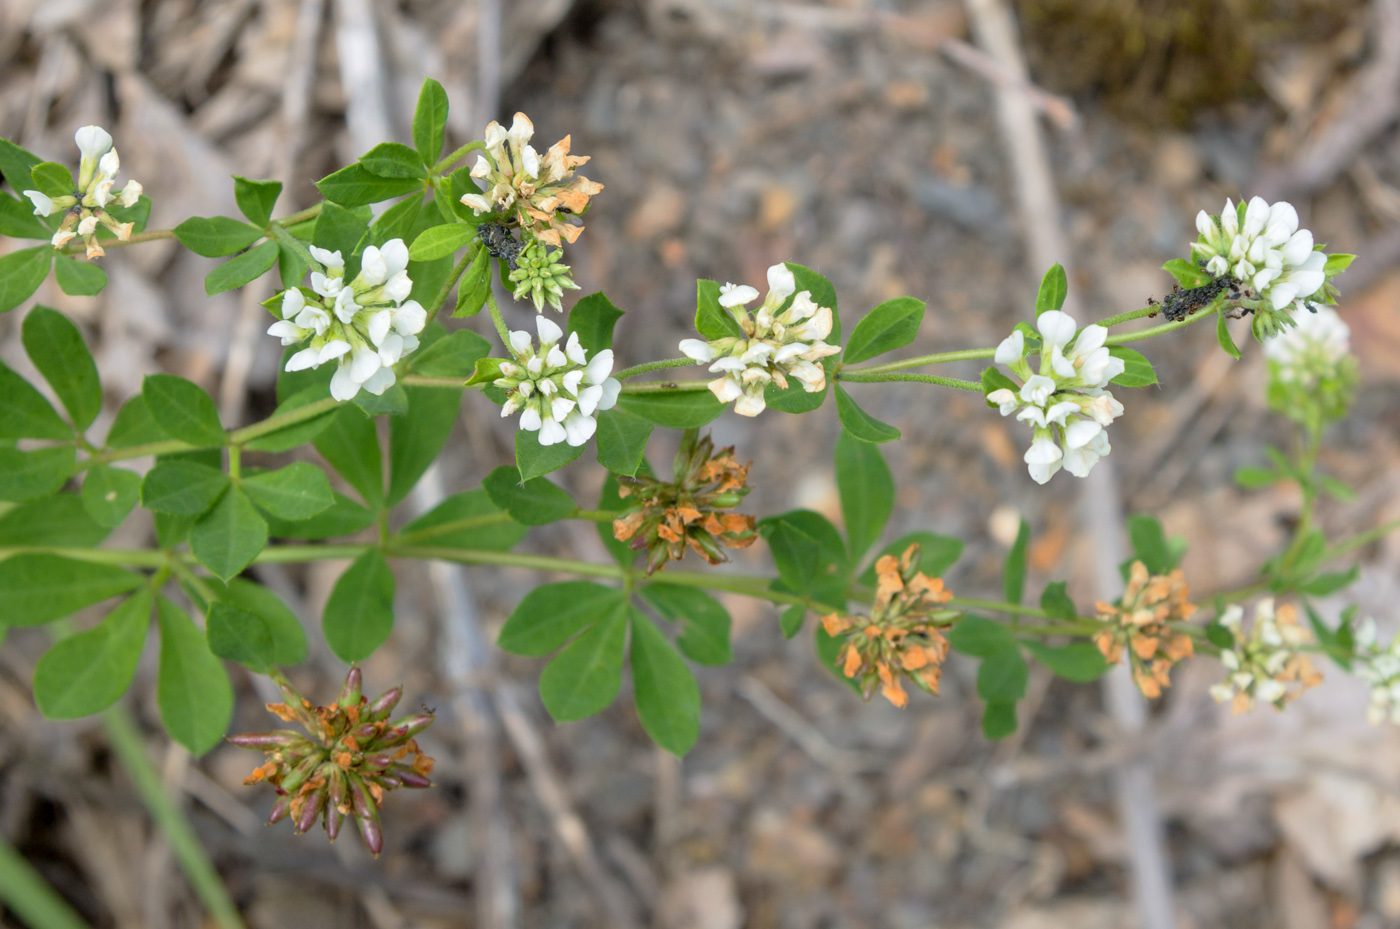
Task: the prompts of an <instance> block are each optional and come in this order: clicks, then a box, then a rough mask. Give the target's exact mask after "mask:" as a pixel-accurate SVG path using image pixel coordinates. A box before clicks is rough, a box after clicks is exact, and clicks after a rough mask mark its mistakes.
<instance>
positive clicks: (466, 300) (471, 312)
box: [452, 248, 491, 319]
mask: <svg viewBox="0 0 1400 929" xmlns="http://www.w3.org/2000/svg"><path fill="white" fill-rule="evenodd" d="M490 294H491V253H490V252H488V251H487V250H486V249H484V248H482V249H478V250H477V253H476V257H474V258H473V259H472V263H471V264H470V265H468V266H467V270H466V271H465V272H464V273H463V274H462V279H461V280H460V281H459V282H458V283H457V306H456V307H454V308H453V310H452V318H453V319H461V318H462V317H464V316H475V315H476V314H477V313H480V312H481V308H482V307H483V306H485V305H486V298H487V297H488V296H490Z"/></svg>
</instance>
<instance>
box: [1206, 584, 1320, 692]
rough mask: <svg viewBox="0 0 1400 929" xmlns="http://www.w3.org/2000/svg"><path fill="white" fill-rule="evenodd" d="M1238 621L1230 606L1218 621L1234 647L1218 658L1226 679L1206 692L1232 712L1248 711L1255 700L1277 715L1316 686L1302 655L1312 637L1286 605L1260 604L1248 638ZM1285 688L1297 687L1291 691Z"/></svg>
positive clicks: (1236, 608)
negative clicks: (1264, 703)
mask: <svg viewBox="0 0 1400 929" xmlns="http://www.w3.org/2000/svg"><path fill="white" fill-rule="evenodd" d="M1243 618H1244V611H1243V610H1242V609H1241V608H1240V607H1239V606H1238V605H1232V606H1230V607H1229V608H1228V609H1226V610H1225V612H1224V613H1222V614H1221V615H1220V618H1219V620H1218V622H1219V623H1220V625H1222V626H1224V627H1225V628H1227V629H1229V630H1230V633H1231V635H1232V636H1233V638H1234V645H1233V647H1232V648H1231V649H1229V650H1227V651H1223V652H1222V653H1221V655H1220V661H1221V664H1223V665H1224V666H1225V669H1226V670H1227V671H1228V672H1229V674H1228V675H1227V676H1226V678H1225V680H1224V681H1222V682H1220V683H1219V684H1216V685H1215V686H1213V687H1212V688H1211V689H1210V695H1211V697H1212V698H1214V699H1215V700H1216V701H1217V702H1219V703H1225V702H1230V703H1232V705H1233V708H1234V711H1235V712H1236V713H1241V712H1244V711H1245V710H1248V709H1250V708H1251V707H1252V706H1253V705H1254V701H1255V700H1262V701H1264V702H1266V703H1272V704H1274V706H1276V707H1277V708H1278V709H1280V710H1281V709H1283V707H1284V704H1286V703H1287V702H1288V701H1289V700H1293V699H1295V698H1297V697H1298V696H1299V695H1300V694H1301V693H1302V691H1303V690H1306V689H1307V688H1309V687H1313V686H1316V685H1317V684H1318V683H1320V682H1321V680H1322V675H1320V674H1318V673H1317V672H1316V671H1314V670H1313V667H1312V663H1311V661H1310V659H1309V658H1308V656H1307V655H1306V654H1305V653H1303V651H1302V649H1303V648H1304V647H1306V646H1307V645H1308V644H1309V643H1310V642H1311V641H1312V634H1311V633H1310V632H1309V631H1308V630H1307V629H1306V628H1305V627H1304V626H1303V625H1302V624H1301V623H1300V622H1299V621H1298V611H1297V609H1295V608H1294V607H1293V606H1292V605H1291V604H1285V605H1283V606H1279V607H1277V608H1275V606H1274V601H1273V599H1272V598H1265V599H1264V600H1261V601H1259V603H1258V604H1257V605H1256V606H1255V609H1254V623H1253V626H1252V627H1251V629H1250V633H1249V635H1248V636H1246V635H1245V633H1244V626H1243ZM1290 684H1298V685H1301V686H1300V687H1298V688H1297V689H1290V688H1289V685H1290Z"/></svg>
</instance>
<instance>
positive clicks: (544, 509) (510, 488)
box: [481, 466, 578, 526]
mask: <svg viewBox="0 0 1400 929" xmlns="http://www.w3.org/2000/svg"><path fill="white" fill-rule="evenodd" d="M481 486H482V489H483V490H485V491H486V493H487V494H488V495H489V496H490V498H491V502H492V503H494V504H496V506H498V507H500V508H501V509H503V510H505V511H506V512H507V513H509V514H510V517H511V519H513V520H515V521H516V522H518V523H520V524H521V525H525V526H543V525H546V524H548V523H552V522H556V521H558V520H561V519H567V518H568V517H570V516H572V515H574V513H576V512H577V511H578V504H576V503H574V499H573V498H572V497H570V496H569V493H568V491H566V490H564V488H562V487H559V486H558V485H556V484H553V483H550V482H549V481H546V480H545V479H543V478H534V479H532V480H528V481H521V480H520V474H519V472H518V471H516V469H515V468H511V467H507V466H502V467H499V468H497V469H496V470H494V471H492V472H491V473H490V474H488V475H487V476H486V480H484V481H482V482H481Z"/></svg>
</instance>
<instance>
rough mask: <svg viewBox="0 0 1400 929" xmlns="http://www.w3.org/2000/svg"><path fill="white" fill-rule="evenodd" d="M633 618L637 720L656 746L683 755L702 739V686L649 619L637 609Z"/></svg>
mask: <svg viewBox="0 0 1400 929" xmlns="http://www.w3.org/2000/svg"><path fill="white" fill-rule="evenodd" d="M631 618H632V683H633V685H634V686H635V688H636V701H637V717H638V718H639V719H640V720H641V721H642V728H643V729H645V730H646V731H647V735H649V736H651V738H652V741H653V742H655V743H656V744H657V745H660V746H661V747H662V748H664V749H666V751H668V752H670V753H671V754H673V755H684V754H685V753H686V752H688V751H690V749H691V747H692V746H694V745H695V740H696V739H697V738H699V737H700V686H699V685H698V684H696V683H695V676H694V675H693V674H691V673H690V669H689V668H687V667H686V666H685V661H684V660H682V659H681V656H680V655H679V654H677V653H676V650H675V648H674V647H672V645H671V643H670V642H668V641H666V637H665V636H664V635H662V634H661V631H660V630H659V629H657V628H656V626H655V625H654V624H653V623H652V621H651V620H650V619H647V618H646V617H645V616H643V615H642V614H641V613H640V612H638V611H637V610H635V609H634V610H632V611H631Z"/></svg>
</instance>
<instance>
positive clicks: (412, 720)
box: [394, 713, 437, 738]
mask: <svg viewBox="0 0 1400 929" xmlns="http://www.w3.org/2000/svg"><path fill="white" fill-rule="evenodd" d="M436 718H437V717H436V716H434V715H433V714H432V713H419V714H417V715H416V716H405V717H404V718H403V719H400V720H398V721H396V722H395V723H394V728H395V729H406V730H408V735H409V737H410V738H412V737H413V736H415V735H417V734H418V733H420V732H422V731H423V730H424V729H427V728H428V727H429V726H431V725H432V724H433V720H434V719H436Z"/></svg>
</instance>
